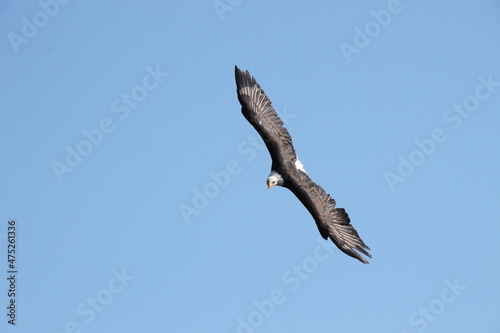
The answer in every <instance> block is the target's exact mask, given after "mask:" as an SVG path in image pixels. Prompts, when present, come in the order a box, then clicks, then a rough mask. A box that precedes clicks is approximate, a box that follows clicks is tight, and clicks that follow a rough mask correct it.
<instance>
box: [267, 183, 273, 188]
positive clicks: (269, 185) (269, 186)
mask: <svg viewBox="0 0 500 333" xmlns="http://www.w3.org/2000/svg"><path fill="white" fill-rule="evenodd" d="M273 186H274V184H273V183H272V182H267V189H268V190H269V189H271V187H273Z"/></svg>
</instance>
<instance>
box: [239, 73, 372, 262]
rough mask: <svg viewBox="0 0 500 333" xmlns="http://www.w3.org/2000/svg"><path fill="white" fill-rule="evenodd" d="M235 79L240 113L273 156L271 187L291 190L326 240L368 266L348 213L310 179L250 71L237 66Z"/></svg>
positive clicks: (269, 182)
mask: <svg viewBox="0 0 500 333" xmlns="http://www.w3.org/2000/svg"><path fill="white" fill-rule="evenodd" d="M235 76H236V87H237V89H236V91H237V94H238V100H239V102H240V104H241V112H242V113H243V116H245V118H246V119H247V120H248V122H250V124H252V126H253V127H254V128H255V129H256V130H257V132H259V135H260V136H261V137H262V140H264V143H265V144H266V147H267V149H268V150H269V153H270V154H271V158H272V165H271V173H270V174H269V176H268V177H267V186H268V188H269V189H270V188H271V187H273V186H275V185H278V186H283V187H285V188H287V189H289V190H290V191H292V192H293V194H295V196H296V197H297V198H298V199H299V200H300V202H302V204H303V205H304V206H305V207H306V208H307V210H308V211H309V213H311V215H312V217H313V218H314V221H315V222H316V225H317V227H318V229H319V233H320V234H321V236H322V237H323V238H324V239H328V238H330V239H331V240H332V241H333V243H335V245H337V247H338V248H339V249H340V250H341V251H343V252H344V253H346V254H347V255H349V256H351V257H353V258H356V259H358V260H359V261H361V262H362V263H365V264H367V263H368V261H367V260H366V259H365V258H364V257H363V256H362V255H361V254H364V255H365V256H368V257H370V258H371V257H372V256H371V255H370V253H368V251H367V250H370V248H369V247H368V246H366V244H365V243H364V242H363V241H362V240H361V238H360V237H359V235H358V232H357V231H356V230H355V229H354V228H353V226H352V225H351V224H350V222H351V220H350V219H349V215H347V213H346V211H345V210H344V209H343V208H335V200H334V199H333V198H332V197H331V196H330V195H329V194H328V193H326V192H325V190H324V189H323V188H322V187H321V186H319V185H317V184H316V183H314V182H313V181H312V180H311V178H309V176H308V175H307V173H306V171H305V169H304V166H303V165H302V163H301V162H300V161H299V159H298V158H297V154H296V153H295V149H294V148H293V144H292V138H291V137H290V134H289V133H288V131H287V129H286V128H285V127H284V126H283V121H282V120H281V119H280V118H279V117H278V114H277V113H276V111H275V110H274V108H273V107H272V105H271V101H270V100H269V98H268V97H267V96H266V94H265V93H264V90H262V88H261V87H260V85H259V84H258V83H257V81H255V78H254V77H253V76H251V75H250V73H249V72H248V71H245V72H244V71H242V70H240V69H239V68H238V67H236V66H235Z"/></svg>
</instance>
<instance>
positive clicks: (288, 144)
mask: <svg viewBox="0 0 500 333" xmlns="http://www.w3.org/2000/svg"><path fill="white" fill-rule="evenodd" d="M234 71H235V76H236V88H237V89H236V92H237V93H238V100H239V101H240V104H241V112H242V113H243V115H244V116H245V118H246V119H247V120H248V121H249V122H250V124H252V126H253V127H254V128H255V129H256V130H257V132H258V133H259V135H260V136H261V137H262V140H264V143H265V144H266V147H267V149H268V150H269V154H271V158H272V160H273V163H280V162H283V163H284V162H285V160H286V157H290V156H291V157H293V159H294V160H293V161H288V162H291V163H294V162H295V160H296V159H297V156H296V154H295V149H294V148H293V144H292V138H291V136H290V133H288V131H287V129H286V128H285V127H284V126H283V121H282V120H281V119H280V117H278V114H277V113H276V111H275V110H274V108H273V106H272V105H271V101H270V100H269V98H268V97H267V96H266V94H265V93H264V90H262V88H261V87H260V85H259V84H258V83H257V82H256V81H255V78H254V77H253V76H251V75H250V73H249V72H248V71H245V72H244V71H242V70H240V69H239V68H238V67H236V66H234Z"/></svg>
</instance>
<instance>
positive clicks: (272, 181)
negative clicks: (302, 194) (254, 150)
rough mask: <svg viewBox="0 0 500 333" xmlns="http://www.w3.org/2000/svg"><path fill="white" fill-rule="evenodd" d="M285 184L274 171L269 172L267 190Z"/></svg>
mask: <svg viewBox="0 0 500 333" xmlns="http://www.w3.org/2000/svg"><path fill="white" fill-rule="evenodd" d="M284 183H285V182H284V181H283V177H281V175H280V174H279V173H277V172H276V171H274V170H273V171H271V173H270V174H269V176H268V177H267V188H268V189H270V188H271V187H273V186H274V185H278V186H283V184H284Z"/></svg>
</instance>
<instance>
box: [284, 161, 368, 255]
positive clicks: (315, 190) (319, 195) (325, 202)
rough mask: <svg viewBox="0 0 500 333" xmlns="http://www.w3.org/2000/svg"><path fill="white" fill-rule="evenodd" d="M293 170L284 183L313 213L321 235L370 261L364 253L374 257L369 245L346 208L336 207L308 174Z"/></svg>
mask: <svg viewBox="0 0 500 333" xmlns="http://www.w3.org/2000/svg"><path fill="white" fill-rule="evenodd" d="M290 171H291V172H292V173H294V176H293V177H291V182H289V183H288V184H286V185H285V186H286V187H287V188H288V189H289V190H290V191H292V192H293V193H294V194H295V196H296V197H297V198H298V199H299V200H300V201H301V202H302V204H303V205H304V206H305V207H306V208H307V210H308V211H309V212H310V213H311V215H312V217H313V218H314V221H316V225H317V226H318V230H319V232H320V234H321V236H322V237H323V238H324V239H328V238H330V239H331V240H332V241H333V242H334V243H335V245H337V247H338V248H339V249H340V250H341V251H342V252H344V253H345V254H347V255H349V256H351V257H353V258H356V259H358V260H359V261H361V262H362V263H365V264H367V263H368V261H367V260H366V259H365V258H364V257H363V256H362V255H361V253H362V254H364V255H366V256H368V257H370V258H371V257H372V256H371V254H370V253H368V252H367V250H370V248H369V247H368V246H367V245H366V244H365V243H364V242H363V240H362V239H361V238H360V237H359V235H358V232H357V231H356V229H354V227H353V226H352V225H351V219H350V218H349V215H347V213H346V211H345V209H344V208H335V205H336V203H335V200H334V199H333V198H332V197H331V196H330V195H329V194H328V193H326V192H325V190H324V189H323V188H322V187H321V186H319V185H318V184H316V183H315V182H313V181H312V180H311V178H309V176H308V175H307V174H305V173H302V172H300V171H293V170H290Z"/></svg>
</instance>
